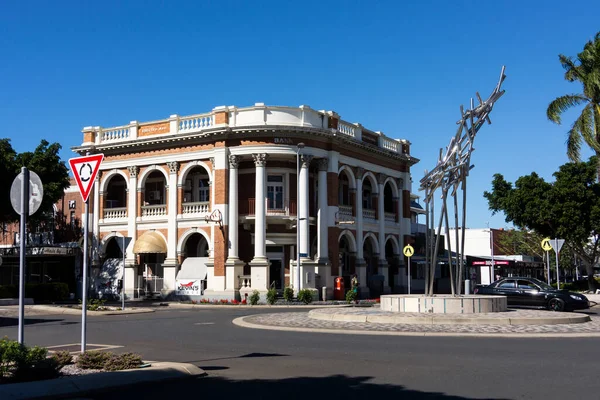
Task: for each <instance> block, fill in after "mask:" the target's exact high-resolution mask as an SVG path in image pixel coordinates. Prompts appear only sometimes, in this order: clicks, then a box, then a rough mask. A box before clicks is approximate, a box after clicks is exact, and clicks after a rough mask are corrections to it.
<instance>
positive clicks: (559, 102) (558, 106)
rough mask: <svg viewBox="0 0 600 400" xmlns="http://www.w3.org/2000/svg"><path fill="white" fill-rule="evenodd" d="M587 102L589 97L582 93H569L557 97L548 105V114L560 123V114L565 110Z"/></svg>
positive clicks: (549, 117)
mask: <svg viewBox="0 0 600 400" xmlns="http://www.w3.org/2000/svg"><path fill="white" fill-rule="evenodd" d="M586 102H589V99H588V98H587V97H585V96H584V95H581V94H567V95H564V96H560V97H557V98H556V99H554V100H553V101H552V103H550V104H549V105H548V110H546V116H547V117H548V119H549V120H550V121H552V122H554V123H556V124H559V125H560V123H561V118H560V116H561V114H562V113H563V112H565V111H567V110H568V109H569V108H571V107H574V106H578V105H580V104H583V103H586Z"/></svg>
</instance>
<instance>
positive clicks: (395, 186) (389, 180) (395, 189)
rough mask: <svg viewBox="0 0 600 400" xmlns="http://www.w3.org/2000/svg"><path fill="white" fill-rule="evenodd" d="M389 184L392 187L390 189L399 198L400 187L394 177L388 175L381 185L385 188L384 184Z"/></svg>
mask: <svg viewBox="0 0 600 400" xmlns="http://www.w3.org/2000/svg"><path fill="white" fill-rule="evenodd" d="M388 183H389V184H390V186H391V187H392V191H393V192H394V193H396V196H395V197H397V198H400V189H399V188H398V184H397V183H396V179H394V178H392V177H391V176H388V177H387V178H386V180H385V182H383V187H384V188H385V185H387V184H388Z"/></svg>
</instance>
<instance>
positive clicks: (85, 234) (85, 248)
mask: <svg viewBox="0 0 600 400" xmlns="http://www.w3.org/2000/svg"><path fill="white" fill-rule="evenodd" d="M89 211H90V201H89V199H87V200H86V201H85V210H84V215H85V217H84V218H85V227H84V229H83V282H82V284H81V287H82V294H81V297H82V299H81V353H84V352H85V336H86V327H87V295H88V293H87V289H88V288H87V279H88V276H87V275H88V232H89V223H90V221H89Z"/></svg>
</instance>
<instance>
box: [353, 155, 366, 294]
mask: <svg viewBox="0 0 600 400" xmlns="http://www.w3.org/2000/svg"><path fill="white" fill-rule="evenodd" d="M364 173H365V170H364V169H363V168H361V167H358V168H357V169H356V264H355V266H356V275H358V284H359V286H360V288H361V289H360V292H361V296H364V295H368V293H367V290H366V287H367V268H366V263H365V260H364V255H363V203H362V197H363V184H362V179H363V175H364Z"/></svg>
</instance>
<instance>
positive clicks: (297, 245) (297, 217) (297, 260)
mask: <svg viewBox="0 0 600 400" xmlns="http://www.w3.org/2000/svg"><path fill="white" fill-rule="evenodd" d="M299 292H300V147H298V148H297V149H296V296H297V295H298V293H299Z"/></svg>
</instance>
